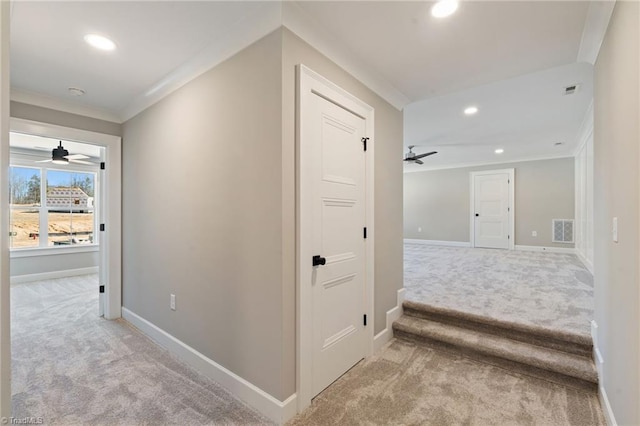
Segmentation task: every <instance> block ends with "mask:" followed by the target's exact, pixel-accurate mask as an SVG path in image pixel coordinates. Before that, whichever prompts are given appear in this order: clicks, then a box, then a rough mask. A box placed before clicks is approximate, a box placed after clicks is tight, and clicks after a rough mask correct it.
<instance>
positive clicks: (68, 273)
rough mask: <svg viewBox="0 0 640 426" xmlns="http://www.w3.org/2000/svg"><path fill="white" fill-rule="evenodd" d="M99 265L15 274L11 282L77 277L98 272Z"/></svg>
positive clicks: (19, 282) (20, 282)
mask: <svg viewBox="0 0 640 426" xmlns="http://www.w3.org/2000/svg"><path fill="white" fill-rule="evenodd" d="M97 273H98V267H97V266H91V267H89V268H78V269H66V270H63V271H51V272H43V273H40V274H28V275H15V276H13V277H11V284H22V283H30V282H34V281H44V280H52V279H55V278H65V277H75V276H78V275H91V274H97Z"/></svg>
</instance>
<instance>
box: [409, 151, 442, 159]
mask: <svg viewBox="0 0 640 426" xmlns="http://www.w3.org/2000/svg"><path fill="white" fill-rule="evenodd" d="M437 153H438V151H431V152H427V153H426V154H420V155H416V156H415V157H414V158H415V159H416V160H417V159H419V158H424V157H428V156H429V155H433V154H437Z"/></svg>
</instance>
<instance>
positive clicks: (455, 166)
mask: <svg viewBox="0 0 640 426" xmlns="http://www.w3.org/2000/svg"><path fill="white" fill-rule="evenodd" d="M561 158H574V155H573V154H559V155H548V156H539V157H523V158H519V159H516V160H507V161H505V160H501V161H478V162H475V163H460V164H448V165H444V166H434V167H424V168H421V169H420V170H404V171H403V173H420V172H432V171H435V170H447V169H466V168H468V167H482V166H494V165H498V164H512V163H526V162H528V161H544V160H559V159H561Z"/></svg>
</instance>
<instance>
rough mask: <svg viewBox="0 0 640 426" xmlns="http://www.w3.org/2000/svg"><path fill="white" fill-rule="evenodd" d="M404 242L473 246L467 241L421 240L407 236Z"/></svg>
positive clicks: (425, 244)
mask: <svg viewBox="0 0 640 426" xmlns="http://www.w3.org/2000/svg"><path fill="white" fill-rule="evenodd" d="M404 243H405V244H419V245H424V246H449V247H471V243H470V242H467V241H439V240H419V239H414V238H405V239H404Z"/></svg>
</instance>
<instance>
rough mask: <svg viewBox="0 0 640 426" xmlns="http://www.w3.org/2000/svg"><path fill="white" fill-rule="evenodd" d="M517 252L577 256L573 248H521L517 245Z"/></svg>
mask: <svg viewBox="0 0 640 426" xmlns="http://www.w3.org/2000/svg"><path fill="white" fill-rule="evenodd" d="M516 250H519V251H546V252H549V253H565V254H576V249H575V248H573V247H543V246H521V245H517V244H516Z"/></svg>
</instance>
